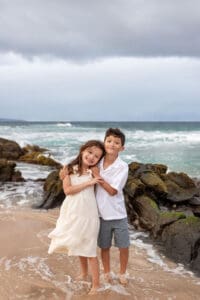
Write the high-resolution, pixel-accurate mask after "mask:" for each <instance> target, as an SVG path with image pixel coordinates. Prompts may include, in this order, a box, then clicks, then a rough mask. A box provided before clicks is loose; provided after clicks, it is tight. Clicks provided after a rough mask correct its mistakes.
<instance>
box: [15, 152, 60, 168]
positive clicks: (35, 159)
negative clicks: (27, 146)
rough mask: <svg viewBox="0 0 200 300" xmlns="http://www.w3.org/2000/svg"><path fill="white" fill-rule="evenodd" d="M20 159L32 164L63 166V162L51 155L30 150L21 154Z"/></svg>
mask: <svg viewBox="0 0 200 300" xmlns="http://www.w3.org/2000/svg"><path fill="white" fill-rule="evenodd" d="M19 160H20V161H23V162H26V163H32V164H39V165H44V166H51V167H58V168H59V167H61V164H60V163H59V162H57V161H55V160H54V159H52V158H51V157H46V156H44V155H42V154H41V153H40V152H28V153H26V154H25V155H23V156H21V157H20V159H19Z"/></svg>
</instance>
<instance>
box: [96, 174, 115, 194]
mask: <svg viewBox="0 0 200 300" xmlns="http://www.w3.org/2000/svg"><path fill="white" fill-rule="evenodd" d="M99 184H100V185H101V186H102V188H104V190H106V192H107V193H108V194H109V195H110V196H115V195H116V194H117V193H118V191H117V190H116V189H114V188H113V187H112V186H111V185H110V184H109V183H108V182H107V181H105V180H104V179H103V178H102V180H101V181H100V182H99Z"/></svg>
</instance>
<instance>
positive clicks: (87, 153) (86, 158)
mask: <svg viewBox="0 0 200 300" xmlns="http://www.w3.org/2000/svg"><path fill="white" fill-rule="evenodd" d="M81 154H82V163H83V165H84V166H86V167H92V166H95V165H96V164H97V163H98V161H99V160H100V158H101V156H102V150H101V149H100V148H98V147H96V146H92V147H88V148H86V149H85V150H84V151H83V152H82V153H81Z"/></svg>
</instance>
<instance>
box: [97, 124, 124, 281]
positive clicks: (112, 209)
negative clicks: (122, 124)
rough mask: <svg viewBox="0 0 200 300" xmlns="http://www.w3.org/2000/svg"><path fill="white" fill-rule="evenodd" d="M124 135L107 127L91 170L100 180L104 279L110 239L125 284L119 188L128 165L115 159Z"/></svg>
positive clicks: (110, 279) (121, 192)
mask: <svg viewBox="0 0 200 300" xmlns="http://www.w3.org/2000/svg"><path fill="white" fill-rule="evenodd" d="M124 144H125V135H124V134H123V132H121V131H120V130H119V129H118V128H115V129H114V128H109V129H108V130H107V131H106V134H105V139H104V147H105V152H106V154H105V156H104V157H103V158H102V160H101V162H100V164H99V167H94V168H93V169H92V171H93V176H94V177H101V179H102V181H101V183H100V184H98V185H97V188H96V200H97V205H98V209H99V215H100V232H99V238H98V246H99V247H100V248H101V258H102V263H103V268H104V277H105V280H106V281H107V282H111V281H112V278H111V275H110V247H111V246H112V238H113V237H114V242H115V246H116V247H118V248H119V254H120V255H119V258H120V271H119V281H120V283H121V284H123V285H126V284H127V279H126V275H125V274H126V268H127V263H128V247H129V245H130V241H129V233H128V222H127V212H126V208H125V202H124V195H123V187H124V185H125V183H126V180H127V177H128V164H127V163H125V162H124V161H122V160H121V159H120V158H119V156H118V155H119V152H121V151H123V150H124Z"/></svg>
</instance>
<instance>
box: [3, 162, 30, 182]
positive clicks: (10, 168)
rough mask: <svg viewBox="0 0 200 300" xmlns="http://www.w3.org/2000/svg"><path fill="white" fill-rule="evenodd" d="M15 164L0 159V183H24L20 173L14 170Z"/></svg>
mask: <svg viewBox="0 0 200 300" xmlns="http://www.w3.org/2000/svg"><path fill="white" fill-rule="evenodd" d="M15 167H16V163H15V162H13V161H8V160H6V159H0V181H1V182H6V181H13V182H15V181H24V178H23V177H22V174H21V172H20V171H16V170H15Z"/></svg>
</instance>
